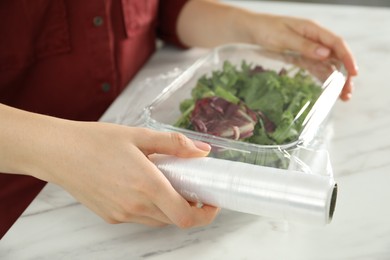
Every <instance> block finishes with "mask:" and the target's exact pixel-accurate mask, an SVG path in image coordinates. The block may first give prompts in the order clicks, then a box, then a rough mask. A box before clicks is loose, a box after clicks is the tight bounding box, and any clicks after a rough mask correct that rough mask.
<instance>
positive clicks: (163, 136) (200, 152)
mask: <svg viewBox="0 0 390 260" xmlns="http://www.w3.org/2000/svg"><path fill="white" fill-rule="evenodd" d="M138 130H139V131H141V133H140V134H136V136H137V138H136V140H135V141H134V144H135V145H136V146H137V147H138V148H139V149H140V150H141V151H142V152H143V153H144V154H146V155H149V154H154V153H158V154H168V155H174V156H177V157H201V156H206V155H207V154H208V153H209V152H210V150H211V147H210V145H209V144H207V143H204V142H200V141H193V140H191V139H189V138H188V137H186V136H185V135H184V134H181V133H177V132H158V131H154V130H150V129H146V128H139V129H138Z"/></svg>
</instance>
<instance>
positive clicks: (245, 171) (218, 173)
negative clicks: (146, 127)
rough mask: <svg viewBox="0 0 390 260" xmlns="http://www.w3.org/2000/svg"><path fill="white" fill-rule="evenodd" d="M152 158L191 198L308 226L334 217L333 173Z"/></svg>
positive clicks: (319, 223) (181, 191) (163, 157)
mask: <svg viewBox="0 0 390 260" xmlns="http://www.w3.org/2000/svg"><path fill="white" fill-rule="evenodd" d="M151 160H152V161H153V163H154V164H155V165H156V166H157V167H158V169H160V171H161V172H162V173H163V174H164V175H165V176H166V178H167V179H168V180H169V181H170V183H171V184H172V186H173V187H174V188H175V189H176V191H178V192H179V193H180V194H181V195H182V196H183V197H184V198H185V199H187V200H188V201H193V202H199V203H203V204H208V205H213V206H216V207H220V208H224V209H230V210H234V211H238V212H244V213H250V214H255V215H259V216H264V217H269V218H272V219H279V220H286V221H290V222H300V223H304V224H310V225H325V224H328V223H330V221H331V219H332V216H333V212H334V209H335V203H336V197H337V185H336V183H335V181H334V179H333V177H331V176H324V175H317V174H310V173H304V172H300V171H294V170H284V169H278V168H271V167H265V166H259V165H253V164H248V163H242V162H236V161H228V160H223V159H216V158H211V157H202V158H186V159H184V158H177V157H173V156H167V155H156V156H153V157H152V158H151Z"/></svg>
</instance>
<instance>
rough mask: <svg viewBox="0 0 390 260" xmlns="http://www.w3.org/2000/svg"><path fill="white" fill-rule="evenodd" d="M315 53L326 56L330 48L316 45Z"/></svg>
mask: <svg viewBox="0 0 390 260" xmlns="http://www.w3.org/2000/svg"><path fill="white" fill-rule="evenodd" d="M316 54H317V55H318V56H320V57H328V56H329V54H330V50H329V49H328V48H325V47H318V48H317V49H316Z"/></svg>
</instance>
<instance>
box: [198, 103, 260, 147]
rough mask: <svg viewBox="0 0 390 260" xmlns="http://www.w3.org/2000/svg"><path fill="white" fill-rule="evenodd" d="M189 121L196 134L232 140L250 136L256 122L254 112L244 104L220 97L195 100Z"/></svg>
mask: <svg viewBox="0 0 390 260" xmlns="http://www.w3.org/2000/svg"><path fill="white" fill-rule="evenodd" d="M190 120H191V123H192V125H193V126H194V128H195V130H196V131H198V132H202V133H207V134H211V135H215V136H220V137H224V138H229V139H234V140H239V139H243V138H247V137H250V136H252V135H253V130H254V128H255V125H256V123H257V121H258V119H257V114H256V112H254V111H252V110H250V109H249V108H248V107H247V106H245V105H244V104H234V103H231V102H229V101H226V100H225V99H223V98H220V97H207V98H202V99H199V100H197V101H196V103H195V108H194V110H193V112H192V114H191V118H190Z"/></svg>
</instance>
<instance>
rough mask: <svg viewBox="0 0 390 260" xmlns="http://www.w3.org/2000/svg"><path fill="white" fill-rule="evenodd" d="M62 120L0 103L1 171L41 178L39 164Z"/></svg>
mask: <svg viewBox="0 0 390 260" xmlns="http://www.w3.org/2000/svg"><path fill="white" fill-rule="evenodd" d="M60 121H61V120H60V119H56V118H52V117H48V116H44V115H39V114H35V113H30V112H26V111H23V110H19V109H15V108H12V107H9V106H5V105H3V104H0V123H1V127H0V172H4V173H11V174H12V173H15V174H25V175H31V176H34V177H38V178H42V177H43V176H41V172H42V170H41V168H40V166H41V165H42V162H43V161H44V160H45V159H44V158H48V156H47V155H48V153H50V148H49V146H50V144H51V140H52V139H53V138H56V137H55V132H56V131H54V129H55V128H56V127H58V126H57V125H58V123H59V122H60ZM54 122H56V123H55V124H54ZM57 138H60V137H59V136H57Z"/></svg>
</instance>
